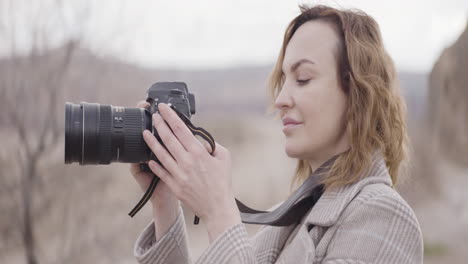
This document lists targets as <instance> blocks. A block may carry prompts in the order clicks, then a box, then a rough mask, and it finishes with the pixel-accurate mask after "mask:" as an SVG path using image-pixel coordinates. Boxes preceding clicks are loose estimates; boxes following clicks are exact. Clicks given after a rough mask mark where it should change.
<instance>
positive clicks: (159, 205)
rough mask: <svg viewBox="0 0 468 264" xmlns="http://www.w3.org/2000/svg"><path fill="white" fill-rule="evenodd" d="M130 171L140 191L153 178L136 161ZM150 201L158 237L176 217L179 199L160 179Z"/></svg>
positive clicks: (143, 104) (143, 103) (144, 103)
mask: <svg viewBox="0 0 468 264" xmlns="http://www.w3.org/2000/svg"><path fill="white" fill-rule="evenodd" d="M149 106H150V105H149V103H148V102H146V101H141V102H139V103H138V104H137V106H136V107H139V108H148V107H149ZM142 136H143V135H142ZM130 172H131V174H132V175H133V177H134V178H135V180H136V182H137V183H138V185H140V188H141V189H142V191H143V192H146V190H147V189H148V187H149V185H150V184H151V181H152V179H153V174H152V173H151V172H147V171H143V170H141V168H140V164H138V163H132V164H130ZM150 201H151V203H152V206H153V215H154V220H155V229H156V230H155V231H156V239H159V238H160V237H161V236H162V235H163V234H165V233H166V232H167V230H168V229H169V228H170V227H171V225H172V224H173V223H174V221H175V219H176V218H177V214H178V209H179V201H178V200H177V198H176V196H175V194H174V193H173V192H172V191H171V190H170V189H169V187H168V186H167V185H166V183H164V182H163V181H162V180H160V181H159V182H158V185H157V186H156V189H155V190H154V192H153V194H152V196H151V198H150Z"/></svg>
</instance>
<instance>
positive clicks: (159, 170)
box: [148, 160, 176, 191]
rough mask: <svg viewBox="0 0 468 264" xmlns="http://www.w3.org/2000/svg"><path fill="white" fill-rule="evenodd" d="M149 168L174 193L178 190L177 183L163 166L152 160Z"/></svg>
mask: <svg viewBox="0 0 468 264" xmlns="http://www.w3.org/2000/svg"><path fill="white" fill-rule="evenodd" d="M148 166H149V167H150V169H151V171H153V172H154V174H156V176H158V177H159V178H161V180H162V181H163V182H164V183H166V184H167V186H169V188H170V189H171V190H172V191H174V190H175V188H176V182H175V181H174V178H173V176H172V175H171V174H170V173H169V172H168V171H167V170H166V169H165V168H164V167H163V166H161V165H159V164H158V163H157V162H156V161H154V160H150V161H149V162H148Z"/></svg>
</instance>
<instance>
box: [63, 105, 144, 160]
mask: <svg viewBox="0 0 468 264" xmlns="http://www.w3.org/2000/svg"><path fill="white" fill-rule="evenodd" d="M151 126H152V124H151V115H150V113H149V112H148V111H146V110H145V109H141V108H126V107H114V106H111V105H103V104H96V103H85V102H82V103H80V104H79V105H78V104H73V103H66V104H65V163H67V164H69V163H73V162H79V163H80V164H81V165H87V164H109V163H111V162H124V163H140V162H145V161H148V160H149V158H150V154H151V151H150V149H149V148H148V146H147V145H146V143H145V141H144V140H143V136H142V133H143V131H144V130H145V129H148V130H151Z"/></svg>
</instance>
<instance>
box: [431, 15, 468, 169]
mask: <svg viewBox="0 0 468 264" xmlns="http://www.w3.org/2000/svg"><path fill="white" fill-rule="evenodd" d="M467 69H468V24H467V26H466V28H465V31H464V32H463V33H462V34H461V35H460V37H459V38H458V40H457V41H456V42H455V43H454V44H453V45H452V46H450V47H448V48H446V49H445V50H444V51H443V52H442V54H441V56H440V57H439V59H438V60H437V62H436V63H435V65H434V68H433V69H432V72H431V74H430V78H429V87H430V88H429V115H428V124H429V127H430V128H431V131H432V132H433V136H434V141H433V142H431V144H433V147H434V149H435V150H440V151H441V152H442V153H443V154H444V155H445V156H447V157H448V158H449V159H450V160H452V161H455V162H457V163H458V164H459V165H462V166H468V71H467Z"/></svg>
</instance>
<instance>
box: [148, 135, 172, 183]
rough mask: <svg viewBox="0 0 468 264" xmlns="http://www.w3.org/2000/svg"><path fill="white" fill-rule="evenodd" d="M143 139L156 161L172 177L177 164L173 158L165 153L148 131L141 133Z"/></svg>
mask: <svg viewBox="0 0 468 264" xmlns="http://www.w3.org/2000/svg"><path fill="white" fill-rule="evenodd" d="M143 139H144V140H145V142H146V144H147V145H148V147H149V148H150V149H151V151H152V152H153V153H154V155H156V157H157V158H158V160H159V161H160V162H161V163H162V165H163V166H164V168H166V170H167V171H169V172H170V173H171V174H172V175H174V174H175V173H177V170H178V168H177V163H176V161H175V160H174V158H173V157H172V156H171V154H169V152H167V150H166V149H165V148H164V147H163V146H162V145H161V143H159V141H158V140H157V139H156V138H155V137H154V136H153V134H151V132H149V130H145V131H143Z"/></svg>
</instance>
